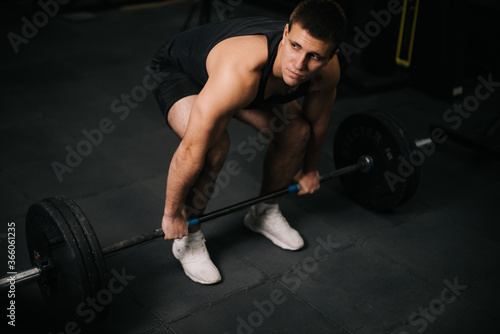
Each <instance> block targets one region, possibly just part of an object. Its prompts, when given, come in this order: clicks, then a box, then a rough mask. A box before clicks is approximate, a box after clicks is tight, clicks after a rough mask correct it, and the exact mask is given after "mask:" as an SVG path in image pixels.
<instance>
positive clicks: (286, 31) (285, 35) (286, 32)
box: [281, 23, 290, 45]
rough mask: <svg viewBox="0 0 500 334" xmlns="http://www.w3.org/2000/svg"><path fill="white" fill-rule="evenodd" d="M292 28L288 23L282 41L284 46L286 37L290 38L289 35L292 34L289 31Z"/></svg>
mask: <svg viewBox="0 0 500 334" xmlns="http://www.w3.org/2000/svg"><path fill="white" fill-rule="evenodd" d="M289 28H290V26H289V25H288V23H287V24H286V26H285V29H283V38H282V39H281V43H282V44H283V45H284V44H285V39H286V37H287V36H288V33H289V32H290V31H289V30H288V29H289Z"/></svg>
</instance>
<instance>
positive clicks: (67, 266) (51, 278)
mask: <svg viewBox="0 0 500 334" xmlns="http://www.w3.org/2000/svg"><path fill="white" fill-rule="evenodd" d="M426 145H434V143H433V141H432V140H431V139H429V138H427V139H422V140H418V141H415V140H414V139H412V138H411V137H410V135H409V134H408V132H407V131H406V130H405V128H404V127H403V126H402V125H401V124H400V123H399V122H398V121H396V120H395V119H394V118H393V117H392V116H390V115H388V114H385V113H382V112H379V111H370V112H365V113H358V114H353V115H351V116H349V117H347V118H346V119H345V120H344V121H342V122H341V124H340V125H339V127H338V129H337V131H336V134H335V140H334V147H333V156H334V163H335V166H336V168H337V169H335V170H333V171H331V172H329V173H326V174H323V175H321V176H320V182H324V181H327V180H330V179H333V178H335V177H340V179H341V182H342V184H343V185H344V187H345V189H346V193H347V195H348V196H349V197H351V198H353V199H354V200H355V201H357V202H358V203H360V204H361V205H363V206H364V207H366V208H368V209H370V210H373V211H376V212H386V211H389V210H391V209H393V208H394V207H396V206H398V205H400V204H402V203H404V202H406V201H407V200H409V199H410V198H411V196H412V195H413V194H414V193H415V191H416V189H417V186H418V183H419V178H420V169H419V167H420V164H418V163H415V164H413V166H412V169H411V170H410V169H409V168H408V165H409V164H410V165H411V162H410V161H411V160H412V159H411V157H412V154H414V153H415V152H418V150H419V148H421V147H424V146H426ZM402 163H405V164H406V165H405V166H406V169H405V170H404V171H405V172H404V173H402V172H401V164H402ZM402 174H403V175H402ZM299 189H300V187H299V185H298V184H294V185H290V186H288V187H286V188H283V189H280V190H278V191H275V192H273V193H270V194H266V195H263V196H259V197H255V198H252V199H249V200H246V201H243V202H240V203H237V204H234V205H231V206H228V207H225V208H222V209H219V210H216V211H214V212H211V213H208V214H205V215H202V216H200V217H197V218H192V219H189V220H188V224H189V226H193V225H197V224H200V223H204V222H207V221H209V220H214V219H216V218H218V217H221V216H223V215H227V214H230V213H233V212H235V211H238V210H241V209H243V208H246V207H249V206H251V205H254V204H257V203H260V202H264V201H267V200H269V199H272V198H276V197H280V196H283V195H286V194H289V193H294V192H297V191H298V190H299ZM162 236H164V234H163V231H162V229H161V228H159V229H156V230H154V231H152V232H151V233H147V234H141V235H137V236H134V237H132V238H130V239H126V240H122V241H119V242H116V243H113V244H111V245H109V246H106V247H104V248H101V246H100V244H99V241H98V239H97V237H96V234H95V232H94V230H93V228H92V226H91V224H90V222H89V220H88V219H87V217H86V216H85V214H84V213H83V211H82V210H81V208H80V207H79V206H78V205H77V204H76V203H75V202H74V201H73V200H71V199H68V198H65V197H61V196H56V197H50V198H46V199H44V200H42V201H39V202H37V203H34V204H32V205H31V206H30V207H29V209H28V212H27V215H26V240H27V244H28V254H30V261H31V264H32V267H31V268H29V269H26V270H23V271H21V272H17V273H16V274H15V275H13V276H10V277H9V276H6V277H3V278H1V279H0V288H3V289H5V288H9V286H10V285H11V283H12V279H14V280H15V281H16V284H19V283H26V282H30V281H33V280H37V282H38V285H39V288H40V290H41V292H42V294H43V296H44V297H45V299H46V301H47V302H48V304H49V307H51V308H52V309H54V310H57V311H58V312H59V314H58V315H59V317H61V318H64V319H76V318H78V317H79V314H78V310H81V306H82V305H85V303H86V302H88V301H89V299H92V298H95V296H96V295H98V294H99V293H102V292H103V291H106V289H107V288H108V284H109V273H108V272H107V268H106V263H105V260H104V257H105V256H107V255H109V254H112V253H115V252H117V251H120V250H123V249H125V248H128V247H131V246H134V245H137V244H141V243H144V242H147V241H149V240H152V239H155V238H158V237H162ZM108 309H109V303H107V304H106V305H102V308H101V310H100V311H101V312H99V313H98V314H96V317H95V319H93V320H94V321H95V320H99V319H102V318H104V316H105V315H106V314H107V311H108ZM80 320H81V319H80ZM75 321H76V320H75ZM80 322H81V321H80Z"/></svg>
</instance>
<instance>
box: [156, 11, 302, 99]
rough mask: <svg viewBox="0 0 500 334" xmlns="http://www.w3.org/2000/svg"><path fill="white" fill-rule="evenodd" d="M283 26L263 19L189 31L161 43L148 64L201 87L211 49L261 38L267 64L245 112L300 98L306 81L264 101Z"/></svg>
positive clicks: (204, 81)
mask: <svg viewBox="0 0 500 334" xmlns="http://www.w3.org/2000/svg"><path fill="white" fill-rule="evenodd" d="M286 23H287V22H285V21H276V20H273V19H269V18H264V17H252V18H243V19H233V20H227V21H223V22H219V23H211V24H208V25H204V26H200V27H196V28H192V29H189V30H186V31H184V32H182V33H180V34H178V35H177V36H175V37H174V38H173V39H172V40H170V41H169V42H167V43H165V44H164V45H163V46H162V47H161V48H160V50H158V52H157V53H156V55H155V57H154V58H153V61H152V64H151V65H152V68H153V69H154V70H156V71H162V70H166V69H167V68H168V67H169V66H175V67H176V68H177V69H180V70H181V71H182V72H185V73H187V74H188V75H189V76H190V77H191V78H192V79H193V80H195V81H196V82H197V83H198V84H200V85H201V86H204V85H205V83H206V82H207V80H208V73H207V69H206V61H207V57H208V54H209V53H210V51H211V50H212V48H213V47H214V46H216V45H217V44H218V43H220V42H221V41H223V40H225V39H228V38H231V37H237V36H248V35H264V36H266V38H267V46H268V58H267V62H266V64H265V66H264V68H263V70H262V77H261V79H260V82H259V89H258V92H257V96H256V97H255V99H254V101H252V103H250V104H249V105H248V106H246V107H245V109H252V108H256V107H259V106H262V105H269V104H283V103H287V102H290V101H293V100H295V99H297V98H299V97H301V96H304V95H305V94H306V93H307V91H308V90H309V84H310V82H309V81H306V82H304V83H302V84H301V85H300V86H299V87H298V88H297V89H295V90H294V91H293V92H292V93H291V94H287V95H275V96H271V97H270V98H269V99H267V100H265V99H264V93H265V90H266V83H267V79H268V77H269V74H270V73H271V71H272V67H273V65H274V60H275V59H276V55H277V53H278V46H279V43H280V41H281V38H282V35H283V29H284V27H285V25H286Z"/></svg>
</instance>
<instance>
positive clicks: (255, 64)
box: [207, 35, 268, 71]
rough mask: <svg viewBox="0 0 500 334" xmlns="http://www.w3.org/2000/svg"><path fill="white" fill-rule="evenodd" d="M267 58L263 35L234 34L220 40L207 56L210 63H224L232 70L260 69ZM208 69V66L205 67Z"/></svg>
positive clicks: (265, 41) (209, 64) (208, 63)
mask: <svg viewBox="0 0 500 334" xmlns="http://www.w3.org/2000/svg"><path fill="white" fill-rule="evenodd" d="M267 59H268V47H267V39H266V37H265V36H263V35H247V36H236V37H231V38H228V39H226V40H223V41H221V42H220V43H219V44H217V45H216V46H215V47H214V48H213V49H212V50H211V51H210V54H209V56H208V58H207V67H210V66H211V65H212V64H217V65H226V66H224V67H225V68H227V67H230V68H232V69H233V70H241V71H260V70H261V69H262V68H263V67H264V65H265V64H266V62H267ZM207 69H208V68H207Z"/></svg>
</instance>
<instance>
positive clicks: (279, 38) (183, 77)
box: [152, 0, 346, 284]
mask: <svg viewBox="0 0 500 334" xmlns="http://www.w3.org/2000/svg"><path fill="white" fill-rule="evenodd" d="M345 21H346V19H345V16H344V13H343V11H342V9H341V8H340V6H338V5H337V4H336V3H334V2H333V1H331V0H305V1H303V2H302V3H300V4H299V5H298V6H297V7H296V8H295V10H294V11H293V13H292V15H291V16H290V20H289V22H288V24H287V23H286V22H278V21H275V20H271V19H266V18H247V19H235V20H230V21H225V22H220V23H215V24H209V25H206V26H202V27H197V28H194V29H191V30H188V31H186V32H183V33H181V34H179V35H177V36H176V37H174V38H173V39H172V40H171V41H170V42H168V43H166V44H165V45H163V46H162V47H161V49H160V50H159V51H158V53H157V54H156V56H155V57H154V59H153V62H152V67H153V69H155V71H156V79H157V80H158V82H159V88H158V90H157V91H156V93H155V94H156V97H157V100H158V103H159V105H160V108H161V110H162V112H163V113H164V116H165V118H166V121H167V123H168V125H169V126H170V127H171V129H172V130H173V131H174V132H175V133H176V134H177V135H178V136H179V138H180V139H181V142H180V144H179V146H178V148H177V150H176V151H175V154H174V156H173V158H172V161H171V164H170V169H169V172H168V178H167V186H166V199H165V210H164V216H163V220H162V229H163V231H164V232H165V239H175V240H174V242H173V246H172V247H173V248H172V250H173V253H174V256H175V257H176V258H177V259H178V260H179V261H180V263H181V264H182V267H183V269H184V272H185V273H186V275H187V276H188V277H189V278H191V279H192V280H193V281H195V282H198V283H202V284H212V283H216V282H218V281H219V280H220V279H221V276H220V274H219V271H218V270H217V268H216V267H215V265H214V264H213V262H212V261H211V259H210V256H209V254H208V252H207V250H206V247H205V239H204V238H203V235H202V232H201V230H200V227H199V226H195V227H191V228H188V226H187V223H186V219H189V218H190V217H193V216H199V215H201V214H202V213H203V211H204V209H205V207H206V204H207V203H206V202H207V201H208V199H209V197H210V193H207V189H212V190H213V188H214V187H213V186H211V187H210V186H208V185H210V184H212V185H213V184H214V182H215V179H216V177H217V174H218V173H219V171H220V170H221V168H222V166H223V164H224V161H225V159H226V155H227V153H228V150H229V136H228V132H227V126H228V124H229V122H230V121H231V120H232V119H233V118H236V119H238V120H241V121H243V122H246V123H248V124H250V125H251V126H253V127H254V128H255V129H257V130H263V129H267V130H266V131H267V132H266V133H267V135H268V136H269V137H270V138H269V139H270V140H271V142H270V144H269V147H268V149H267V152H266V155H265V160H264V171H263V181H262V187H261V190H260V192H261V194H262V195H264V194H266V193H269V192H272V191H275V190H277V189H279V188H283V187H286V186H288V185H289V184H291V183H292V182H293V181H295V182H298V183H299V185H300V191H299V195H301V194H309V193H312V192H314V191H315V190H317V189H318V188H319V174H318V164H319V160H320V154H321V150H322V146H323V143H324V140H325V135H326V130H327V127H328V122H329V117H330V112H331V110H332V105H333V102H334V100H335V95H336V87H337V83H338V80H339V76H340V73H339V64H338V60H337V56H336V54H337V52H338V46H339V44H340V43H341V41H342V39H343V36H344V35H345V30H346V22H345ZM301 96H303V97H304V100H303V103H302V106H300V105H299V103H297V101H296V99H297V98H298V97H301ZM277 113H281V115H280V116H281V117H276V114H277ZM269 129H274V130H275V131H274V132H273V133H271V132H270V131H269ZM197 193H198V194H200V193H202V194H204V195H206V196H205V197H204V201H203V202H202V203H200V198H199V197H198V199H197V200H196V201H195V200H194V199H195V197H196V194H197ZM278 202H279V199H275V200H270V201H268V202H267V203H261V204H258V205H256V206H253V207H252V208H251V209H250V211H249V213H248V214H247V215H246V216H245V219H244V224H245V226H247V227H248V228H249V229H250V230H252V231H254V232H258V233H261V234H263V235H264V236H265V237H267V238H268V239H270V240H271V241H272V242H273V243H274V244H276V245H277V246H279V247H281V248H283V249H288V250H297V249H300V248H301V247H302V246H303V245H304V242H303V240H302V238H301V236H300V235H299V233H298V232H297V231H296V230H294V229H293V228H292V227H290V225H289V224H288V222H287V221H286V219H285V218H284V217H283V216H282V214H281V212H280V210H279V208H278Z"/></svg>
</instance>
